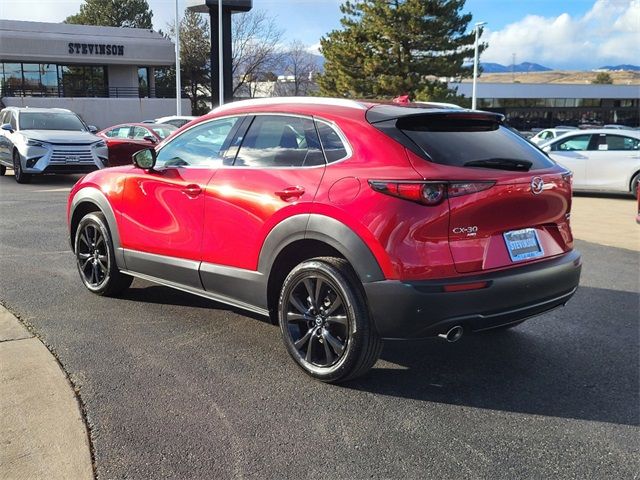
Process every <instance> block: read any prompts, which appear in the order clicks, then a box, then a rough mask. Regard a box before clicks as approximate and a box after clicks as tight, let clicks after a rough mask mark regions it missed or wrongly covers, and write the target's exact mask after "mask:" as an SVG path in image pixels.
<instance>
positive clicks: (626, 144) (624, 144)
mask: <svg viewBox="0 0 640 480" xmlns="http://www.w3.org/2000/svg"><path fill="white" fill-rule="evenodd" d="M606 145H607V150H638V149H640V139H637V138H631V137H623V136H622V135H607V141H606Z"/></svg>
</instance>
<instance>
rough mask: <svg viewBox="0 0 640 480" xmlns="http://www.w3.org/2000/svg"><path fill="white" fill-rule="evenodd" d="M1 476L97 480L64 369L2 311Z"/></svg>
mask: <svg viewBox="0 0 640 480" xmlns="http://www.w3.org/2000/svg"><path fill="white" fill-rule="evenodd" d="M0 477H2V478H3V479H6V480H18V479H20V480H21V479H25V480H26V479H29V480H31V479H47V480H49V479H51V480H53V479H58V478H59V479H73V480H82V479H92V478H93V470H92V467H91V454H90V450H89V440H88V435H87V430H86V428H85V425H84V421H83V419H82V415H81V413H80V408H79V405H78V401H77V400H76V397H75V395H74V392H73V389H72V387H71V384H70V383H69V382H68V380H67V378H66V376H65V374H64V372H63V371H62V369H61V368H60V365H59V364H58V362H57V361H56V359H55V358H54V357H53V355H52V354H51V353H50V352H49V350H47V347H45V346H44V345H43V344H42V343H41V342H40V340H38V339H37V338H35V337H34V336H33V335H32V334H31V333H30V332H29V331H27V329H26V328H24V326H23V325H22V324H21V323H20V322H19V321H18V320H17V319H16V318H15V317H14V316H13V315H12V314H11V313H9V312H8V311H7V310H6V309H5V308H4V307H2V306H0Z"/></svg>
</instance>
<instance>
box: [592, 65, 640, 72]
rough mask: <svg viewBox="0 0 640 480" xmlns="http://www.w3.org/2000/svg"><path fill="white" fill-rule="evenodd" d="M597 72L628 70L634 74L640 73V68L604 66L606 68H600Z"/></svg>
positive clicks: (636, 66) (635, 66)
mask: <svg viewBox="0 0 640 480" xmlns="http://www.w3.org/2000/svg"><path fill="white" fill-rule="evenodd" d="M596 70H612V71H615V70H627V71H632V72H640V67H639V66H638V65H615V66H610V65H607V66H604V67H600V68H597V69H596Z"/></svg>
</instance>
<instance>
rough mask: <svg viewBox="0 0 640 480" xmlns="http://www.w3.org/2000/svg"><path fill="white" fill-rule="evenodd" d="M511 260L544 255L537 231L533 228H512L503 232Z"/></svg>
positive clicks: (515, 260) (517, 260)
mask: <svg viewBox="0 0 640 480" xmlns="http://www.w3.org/2000/svg"><path fill="white" fill-rule="evenodd" d="M503 236H504V241H505V242H506V244H507V250H508V251H509V256H510V257H511V261H512V262H521V261H522V260H529V259H532V258H537V257H541V256H543V255H544V251H543V250H542V245H540V240H539V239H538V233H537V232H536V230H535V229H533V228H523V229H522V230H513V231H511V232H506V233H504V234H503Z"/></svg>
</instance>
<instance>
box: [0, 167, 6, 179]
mask: <svg viewBox="0 0 640 480" xmlns="http://www.w3.org/2000/svg"><path fill="white" fill-rule="evenodd" d="M5 173H7V167H5V166H4V165H0V177H2V176H4V174H5Z"/></svg>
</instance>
